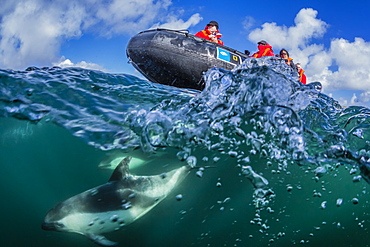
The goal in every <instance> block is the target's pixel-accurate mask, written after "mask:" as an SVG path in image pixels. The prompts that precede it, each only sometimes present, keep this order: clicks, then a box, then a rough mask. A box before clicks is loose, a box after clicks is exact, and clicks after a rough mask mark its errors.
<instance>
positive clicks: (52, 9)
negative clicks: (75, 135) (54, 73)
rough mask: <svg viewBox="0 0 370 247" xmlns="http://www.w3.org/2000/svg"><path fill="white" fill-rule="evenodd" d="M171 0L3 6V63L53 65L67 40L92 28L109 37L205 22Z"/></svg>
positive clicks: (32, 1)
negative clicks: (176, 10) (174, 7)
mask: <svg viewBox="0 0 370 247" xmlns="http://www.w3.org/2000/svg"><path fill="white" fill-rule="evenodd" d="M171 4H172V2H171V0H157V1H153V0H130V1H122V0H111V1H105V0H80V1H64V0H53V1H49V0H18V1H5V3H3V2H2V3H1V7H0V20H1V22H0V67H2V68H9V69H25V68H26V67H28V66H50V64H52V63H53V62H54V61H57V60H58V57H59V56H60V55H59V51H60V47H61V45H62V43H63V42H64V41H65V40H69V39H77V38H80V37H81V36H82V35H83V34H84V33H87V32H92V33H95V34H98V35H100V36H103V37H107V38H109V37H111V36H113V35H120V34H129V35H132V34H134V33H137V32H139V31H142V30H145V29H148V28H149V27H151V26H153V23H156V22H158V21H161V22H162V23H164V24H162V25H163V26H166V25H167V26H168V27H171V26H178V27H181V28H184V29H186V28H188V27H189V26H192V25H195V24H197V23H198V22H199V20H200V19H201V17H200V16H199V14H195V15H193V16H191V17H190V18H189V20H187V21H183V20H182V19H179V18H178V15H175V14H172V15H169V14H168V13H169V12H170V10H169V7H170V6H171Z"/></svg>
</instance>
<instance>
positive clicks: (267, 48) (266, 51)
mask: <svg viewBox="0 0 370 247" xmlns="http://www.w3.org/2000/svg"><path fill="white" fill-rule="evenodd" d="M257 44H258V51H257V52H256V53H254V54H253V55H252V56H251V57H256V58H259V57H267V56H274V51H273V50H272V46H271V45H269V44H268V43H267V42H266V41H264V40H261V41H260V42H258V43H257Z"/></svg>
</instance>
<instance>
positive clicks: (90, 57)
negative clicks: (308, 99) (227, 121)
mask: <svg viewBox="0 0 370 247" xmlns="http://www.w3.org/2000/svg"><path fill="white" fill-rule="evenodd" d="M0 6H1V7H0V68H1V69H12V70H24V69H26V68H27V67H30V66H37V67H44V66H47V67H51V66H60V67H70V66H74V67H76V66H77V67H82V68H88V69H96V70H101V71H104V72H108V73H124V74H132V75H135V76H140V74H139V73H138V72H137V71H135V69H134V68H133V67H132V65H130V64H129V63H128V59H127V57H126V46H127V43H128V41H129V39H130V38H131V37H132V36H133V35H135V34H136V33H138V32H140V31H143V30H147V29H151V28H157V27H162V28H169V29H177V30H178V29H187V30H189V31H190V33H192V34H195V33H196V32H198V31H200V30H202V29H203V28H204V26H205V25H206V24H207V23H208V22H209V21H211V20H215V21H217V22H218V23H219V26H220V32H221V33H222V34H223V37H222V40H223V41H224V43H225V45H226V46H228V47H231V48H234V49H236V50H239V51H242V52H243V51H244V50H249V51H251V52H252V53H253V52H255V51H256V50H257V49H256V48H257V44H256V43H257V42H258V41H259V40H262V39H263V40H266V41H267V42H268V43H269V44H270V45H272V47H273V50H274V52H275V54H276V53H279V51H280V50H281V49H282V48H285V49H287V50H288V51H289V53H290V57H291V58H293V61H294V62H295V63H298V62H299V63H301V64H302V66H303V68H304V70H305V74H306V76H307V81H308V82H314V81H319V82H321V83H322V85H323V91H322V92H323V93H325V94H327V95H329V96H331V97H333V98H334V99H335V100H337V101H338V102H339V103H340V104H341V105H343V106H352V105H359V106H365V107H368V108H370V31H369V28H368V27H367V24H369V23H370V15H369V14H368V13H369V11H368V10H369V9H370V1H369V0H358V1H349V0H342V1H336V2H334V1H323V0H319V1H318V0H310V1H304V0H301V1H297V0H295V1H293V0H284V1H276V0H275V1H273V0H271V1H270V0H265V1H249V0H240V1H224V0H223V1H220V0H213V1H207V0H205V1H195V0H157V1H155V0H69V1H65V0H0Z"/></svg>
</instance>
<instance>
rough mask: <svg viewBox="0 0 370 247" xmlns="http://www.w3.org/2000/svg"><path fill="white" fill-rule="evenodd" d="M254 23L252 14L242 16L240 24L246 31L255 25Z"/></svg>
mask: <svg viewBox="0 0 370 247" xmlns="http://www.w3.org/2000/svg"><path fill="white" fill-rule="evenodd" d="M255 23H256V20H255V19H254V18H253V17H252V16H246V17H244V20H243V22H242V25H243V28H244V29H245V30H246V31H249V30H250V29H251V28H252V27H253V26H254V25H255Z"/></svg>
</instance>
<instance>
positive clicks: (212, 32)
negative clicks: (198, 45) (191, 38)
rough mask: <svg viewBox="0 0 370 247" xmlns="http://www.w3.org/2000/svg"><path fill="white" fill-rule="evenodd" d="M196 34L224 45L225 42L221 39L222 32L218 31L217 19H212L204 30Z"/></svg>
mask: <svg viewBox="0 0 370 247" xmlns="http://www.w3.org/2000/svg"><path fill="white" fill-rule="evenodd" d="M195 36H197V37H199V38H202V39H206V40H210V41H212V42H215V43H217V44H220V45H224V42H222V40H220V38H221V36H222V34H221V33H220V32H219V31H218V22H217V21H210V22H209V23H208V24H207V26H206V27H205V28H204V30H202V31H199V32H197V33H196V34H195Z"/></svg>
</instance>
